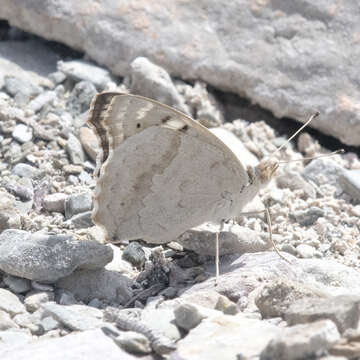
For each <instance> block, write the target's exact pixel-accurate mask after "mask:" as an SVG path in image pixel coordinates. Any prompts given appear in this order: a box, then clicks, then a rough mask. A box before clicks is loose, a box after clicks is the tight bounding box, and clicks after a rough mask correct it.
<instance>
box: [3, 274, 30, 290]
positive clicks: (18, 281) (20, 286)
mask: <svg viewBox="0 0 360 360" xmlns="http://www.w3.org/2000/svg"><path fill="white" fill-rule="evenodd" d="M3 281H4V283H5V284H6V285H7V286H8V287H9V289H10V290H11V291H13V292H15V293H18V294H21V293H25V292H27V291H29V290H30V289H31V285H30V281H29V280H27V279H23V278H19V277H16V276H11V275H5V276H4V278H3Z"/></svg>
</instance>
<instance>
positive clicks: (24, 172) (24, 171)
mask: <svg viewBox="0 0 360 360" xmlns="http://www.w3.org/2000/svg"><path fill="white" fill-rule="evenodd" d="M12 173H13V174H14V175H18V176H20V177H26V178H30V179H34V178H36V177H38V176H39V169H36V168H34V167H33V166H31V165H29V164H23V163H20V164H16V165H15V166H14V168H13V169H12Z"/></svg>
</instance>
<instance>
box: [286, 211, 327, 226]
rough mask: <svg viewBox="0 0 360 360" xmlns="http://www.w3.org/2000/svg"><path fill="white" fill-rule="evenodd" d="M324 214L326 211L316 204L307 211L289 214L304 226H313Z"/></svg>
mask: <svg viewBox="0 0 360 360" xmlns="http://www.w3.org/2000/svg"><path fill="white" fill-rule="evenodd" d="M324 215H325V211H324V210H323V209H320V208H318V207H316V206H312V207H310V208H309V209H307V210H305V211H297V212H295V213H293V214H289V216H290V218H292V219H294V220H295V221H297V222H298V223H299V224H300V225H302V226H311V225H313V224H314V223H315V222H316V220H317V219H318V218H319V217H322V216H324Z"/></svg>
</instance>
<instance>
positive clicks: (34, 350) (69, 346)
mask: <svg viewBox="0 0 360 360" xmlns="http://www.w3.org/2000/svg"><path fill="white" fill-rule="evenodd" d="M108 332H109V333H110V334H112V333H113V332H114V330H112V328H109V330H108ZM3 333H4V332H3ZM106 334H107V332H106V330H102V329H94V330H87V331H82V332H74V333H72V334H69V335H67V336H63V337H60V338H45V339H44V340H40V341H36V342H33V343H29V344H26V343H25V342H26V341H29V340H28V339H27V338H26V340H25V339H24V340H22V339H21V337H20V340H19V341H17V339H16V341H15V339H13V340H12V341H13V343H12V345H13V347H8V348H5V349H3V348H2V347H1V348H0V357H1V359H2V360H29V359H34V354H36V360H48V359H49V354H51V359H52V360H64V359H67V360H79V359H92V360H103V359H107V360H119V359H121V360H134V355H131V354H128V353H127V352H125V351H124V350H122V349H121V348H120V347H119V346H118V345H116V344H115V342H114V341H113V340H112V338H111V336H107V335H106ZM1 335H2V334H1ZM141 359H142V360H151V359H152V358H151V357H146V358H141Z"/></svg>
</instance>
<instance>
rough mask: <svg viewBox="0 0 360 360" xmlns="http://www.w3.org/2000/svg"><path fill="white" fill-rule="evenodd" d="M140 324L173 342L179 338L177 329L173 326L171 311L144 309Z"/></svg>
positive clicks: (173, 318) (173, 319) (173, 317)
mask: <svg viewBox="0 0 360 360" xmlns="http://www.w3.org/2000/svg"><path fill="white" fill-rule="evenodd" d="M141 322H142V323H143V324H145V325H147V326H148V327H149V328H151V329H153V330H156V331H159V332H160V333H162V334H164V335H165V336H166V337H168V338H170V339H172V340H174V341H177V340H179V339H180V338H181V333H180V331H179V328H178V327H177V326H176V325H175V315H174V312H173V310H172V309H147V308H145V309H144V310H143V311H142V312H141Z"/></svg>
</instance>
